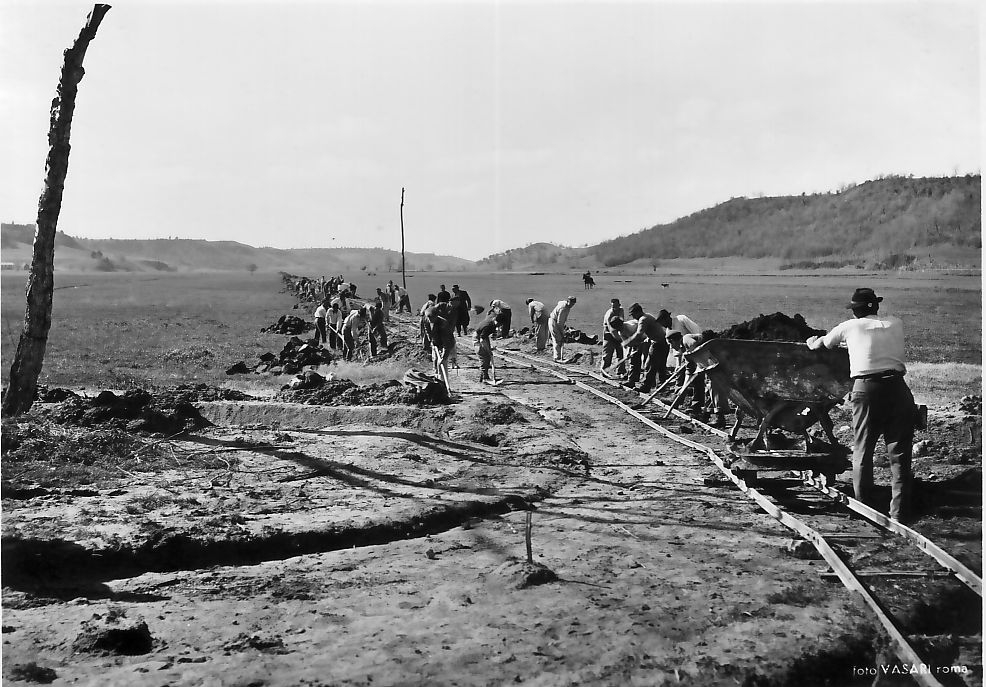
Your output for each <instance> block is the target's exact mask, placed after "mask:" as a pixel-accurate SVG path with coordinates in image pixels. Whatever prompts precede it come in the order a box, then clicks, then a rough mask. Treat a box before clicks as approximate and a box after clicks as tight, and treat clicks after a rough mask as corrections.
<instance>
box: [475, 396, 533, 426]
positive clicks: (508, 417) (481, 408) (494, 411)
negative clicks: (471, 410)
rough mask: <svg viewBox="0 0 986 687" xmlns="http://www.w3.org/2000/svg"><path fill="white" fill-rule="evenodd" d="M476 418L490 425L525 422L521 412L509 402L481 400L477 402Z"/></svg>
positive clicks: (525, 419)
mask: <svg viewBox="0 0 986 687" xmlns="http://www.w3.org/2000/svg"><path fill="white" fill-rule="evenodd" d="M475 415H476V418H477V419H478V420H481V421H482V422H485V423H488V424H491V425H509V424H513V423H515V422H527V418H525V417H524V416H523V415H522V414H520V413H519V412H517V409H516V408H515V407H514V406H513V405H512V404H510V403H492V402H491V401H482V402H481V403H479V404H477V406H476V411H475Z"/></svg>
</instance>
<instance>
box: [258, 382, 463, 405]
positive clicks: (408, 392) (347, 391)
mask: <svg viewBox="0 0 986 687" xmlns="http://www.w3.org/2000/svg"><path fill="white" fill-rule="evenodd" d="M277 397H278V398H280V399H281V400H284V401H292V402H294V403H305V404H307V405H321V406H380V405H416V406H420V405H434V404H445V403H448V398H446V397H445V395H444V393H442V394H433V393H429V392H428V390H427V389H417V388H415V387H413V386H410V385H403V384H401V383H400V382H398V381H389V382H383V383H379V384H366V385H362V386H361V385H358V384H355V383H353V382H351V381H349V380H348V379H333V380H329V381H326V382H325V384H323V385H322V386H321V387H319V388H317V389H295V390H285V391H281V392H280V393H279V394H278V395H277Z"/></svg>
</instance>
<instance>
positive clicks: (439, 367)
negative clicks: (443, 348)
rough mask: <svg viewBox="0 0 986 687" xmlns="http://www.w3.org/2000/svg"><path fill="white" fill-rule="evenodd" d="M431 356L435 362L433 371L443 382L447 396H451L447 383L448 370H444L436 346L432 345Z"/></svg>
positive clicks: (450, 388) (450, 389) (449, 386)
mask: <svg viewBox="0 0 986 687" xmlns="http://www.w3.org/2000/svg"><path fill="white" fill-rule="evenodd" d="M431 355H432V357H433V358H434V360H435V371H436V372H437V373H438V374H439V376H440V377H441V378H442V381H443V382H445V391H446V392H448V395H449V396H451V395H452V385H451V384H450V383H449V381H448V370H446V369H445V365H443V364H442V356H441V355H440V354H439V353H438V346H435V345H434V344H432V347H431Z"/></svg>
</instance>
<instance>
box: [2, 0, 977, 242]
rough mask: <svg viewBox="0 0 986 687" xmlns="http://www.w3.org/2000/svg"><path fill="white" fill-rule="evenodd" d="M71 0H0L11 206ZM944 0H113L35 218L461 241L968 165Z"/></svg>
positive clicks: (27, 213)
mask: <svg viewBox="0 0 986 687" xmlns="http://www.w3.org/2000/svg"><path fill="white" fill-rule="evenodd" d="M91 7H92V3H82V2H74V1H72V2H68V1H66V2H46V1H42V0H3V2H0V121H2V122H3V127H2V133H0V160H2V162H0V219H2V220H3V221H5V222H6V221H13V222H22V223H27V222H34V221H35V219H36V216H37V202H38V196H39V195H40V191H41V184H42V179H43V176H44V159H45V155H46V153H47V130H48V110H49V107H50V103H51V99H52V97H53V95H54V91H55V85H56V83H57V80H58V73H59V69H60V66H61V60H62V51H63V50H64V49H65V48H66V47H68V46H69V45H71V43H72V42H73V41H74V40H75V38H76V36H77V35H78V32H79V29H80V28H81V27H82V25H83V23H84V21H85V16H86V14H87V13H88V11H89V10H90V9H91ZM980 28H981V16H980V10H979V5H978V3H977V2H974V1H973V0H969V1H963V2H941V1H935V2H931V1H924V2H922V1H909V2H899V3H898V2H866V3H861V2H845V3H833V2H825V3H821V2H814V3H808V2H769V3H748V2H726V3H697V2H688V3H683V2H682V3H667V2H593V3H590V2H538V3H535V2H507V1H504V2H484V1H475V2H466V1H459V2H431V3H422V2H413V1H411V2H386V3H385V2H367V1H365V0H361V1H360V2H345V3H344V2H324V3H316V2H297V3H291V2H273V1H270V2H251V3H244V2H215V3H208V2H192V1H191V0H186V1H181V2H179V1H174V0H169V1H167V2H165V1H160V2H154V1H151V2H148V1H142V2H140V3H137V2H131V1H128V2H120V3H118V4H115V5H114V7H113V9H111V10H110V11H109V13H108V14H107V15H106V18H105V19H104V20H103V24H102V26H101V27H100V29H99V33H98V35H97V36H96V39H95V40H94V41H93V43H92V44H91V46H90V48H89V52H88V54H87V56H86V61H85V67H86V77H85V78H84V79H83V81H82V83H81V85H80V89H79V98H78V104H77V109H76V113H75V120H74V124H73V129H72V153H71V158H70V161H69V173H68V179H67V182H66V190H65V197H64V200H63V205H62V212H61V218H60V220H59V229H61V230H63V231H65V232H66V233H68V234H71V235H75V236H85V237H93V238H98V237H114V238H148V237H164V236H176V235H177V236H182V237H189V238H207V239H217V240H218V239H224V240H236V241H241V242H244V243H248V244H251V245H270V246H278V247H309V246H317V247H321V246H328V247H335V246H381V247H386V248H394V249H400V197H401V187H405V188H406V189H407V191H406V197H405V207H404V225H405V230H406V235H407V249H408V250H409V251H415V252H437V253H444V254H452V255H458V256H461V257H467V258H472V259H477V258H480V257H483V256H486V255H489V254H491V253H495V252H499V251H503V250H506V249H509V248H515V247H519V246H524V245H527V244H529V243H532V242H535V241H550V242H554V243H561V244H565V245H570V246H575V245H582V244H586V243H596V242H598V241H600V240H603V239H606V238H612V237H614V236H618V235H620V234H628V233H633V232H636V231H639V230H640V229H643V228H645V227H650V226H652V225H654V224H656V223H661V222H668V221H671V220H674V219H676V218H678V217H681V216H684V215H688V214H690V213H692V212H695V211H697V210H701V209H703V208H705V207H709V206H711V205H714V204H716V203H719V202H722V201H724V200H727V199H729V198H730V197H733V196H756V195H759V194H765V195H784V194H792V193H801V192H802V191H807V192H812V191H829V190H834V189H836V188H838V187H839V186H841V185H843V184H845V183H848V182H860V181H865V180H867V179H871V178H874V177H876V176H878V175H881V174H889V173H897V174H914V175H916V176H924V175H949V174H954V173H959V174H965V173H969V172H978V171H979V168H980V164H981V125H980V114H981V113H980V103H981V101H980V76H981V75H980V63H981V55H980V51H979V36H980Z"/></svg>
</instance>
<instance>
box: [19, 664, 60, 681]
mask: <svg viewBox="0 0 986 687" xmlns="http://www.w3.org/2000/svg"><path fill="white" fill-rule="evenodd" d="M57 678H58V673H56V672H55V671H54V670H53V669H52V668H48V667H47V666H39V665H38V664H37V663H35V662H34V661H31V662H30V663H23V664H21V663H18V664H16V665H14V666H13V667H12V668H11V669H10V679H11V680H14V681H15V682H37V683H39V684H42V685H49V684H51V683H52V682H54V681H55V680H56V679H57Z"/></svg>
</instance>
